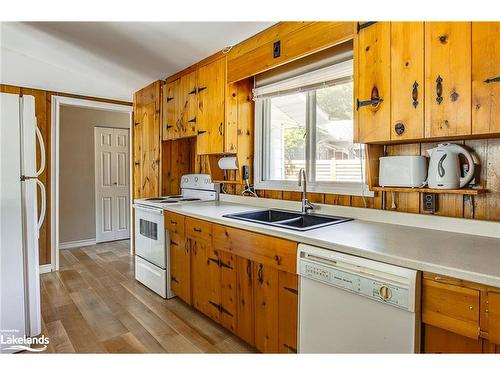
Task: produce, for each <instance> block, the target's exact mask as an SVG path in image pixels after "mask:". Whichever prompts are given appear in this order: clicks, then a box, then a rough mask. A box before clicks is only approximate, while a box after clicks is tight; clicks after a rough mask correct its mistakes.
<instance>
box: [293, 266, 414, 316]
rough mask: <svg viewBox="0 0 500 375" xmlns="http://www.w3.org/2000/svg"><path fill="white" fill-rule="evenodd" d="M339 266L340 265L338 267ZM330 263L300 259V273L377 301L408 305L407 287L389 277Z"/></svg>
mask: <svg viewBox="0 0 500 375" xmlns="http://www.w3.org/2000/svg"><path fill="white" fill-rule="evenodd" d="M339 268H340V267H339ZM339 268H337V267H336V266H335V264H333V262H332V265H323V264H319V263H317V262H309V261H306V260H304V259H302V260H301V261H300V275H301V276H303V277H308V278H310V279H314V280H317V281H320V282H323V283H326V284H330V285H332V286H335V287H338V288H342V289H345V290H347V291H349V292H352V293H356V294H359V295H362V296H365V297H368V298H371V299H375V300H377V301H379V302H383V303H388V304H390V305H393V306H397V307H400V308H403V309H408V308H409V307H410V306H409V288H408V287H404V286H401V285H396V283H391V281H390V279H386V278H383V277H376V276H377V274H376V273H375V272H374V273H372V274H371V273H370V272H363V269H362V268H361V267H360V268H359V271H360V272H356V273H354V272H348V271H346V270H342V269H339Z"/></svg>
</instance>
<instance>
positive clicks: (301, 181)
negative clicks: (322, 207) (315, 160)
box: [299, 168, 314, 214]
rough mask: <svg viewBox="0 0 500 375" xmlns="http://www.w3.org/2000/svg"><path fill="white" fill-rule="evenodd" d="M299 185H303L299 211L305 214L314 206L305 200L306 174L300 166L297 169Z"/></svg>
mask: <svg viewBox="0 0 500 375" xmlns="http://www.w3.org/2000/svg"><path fill="white" fill-rule="evenodd" d="M299 186H303V189H302V210H301V211H302V213H303V214H307V213H308V211H309V210H313V209H314V206H313V205H312V204H311V203H309V201H308V200H307V176H306V171H305V169H304V168H300V171H299Z"/></svg>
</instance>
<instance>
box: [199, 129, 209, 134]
mask: <svg viewBox="0 0 500 375" xmlns="http://www.w3.org/2000/svg"><path fill="white" fill-rule="evenodd" d="M206 132H207V131H206V130H198V135H200V134H203V133H206Z"/></svg>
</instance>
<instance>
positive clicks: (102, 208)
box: [94, 127, 130, 242]
mask: <svg viewBox="0 0 500 375" xmlns="http://www.w3.org/2000/svg"><path fill="white" fill-rule="evenodd" d="M94 134H95V137H94V138H95V143H94V144H95V195H96V241H97V242H104V241H113V240H121V239H125V238H130V227H129V214H130V208H129V204H130V187H129V183H130V181H129V180H130V178H129V130H128V129H118V128H101V127H95V130H94Z"/></svg>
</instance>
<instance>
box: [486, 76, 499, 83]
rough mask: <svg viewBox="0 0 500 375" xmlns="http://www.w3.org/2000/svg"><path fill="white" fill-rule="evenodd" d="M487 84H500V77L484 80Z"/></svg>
mask: <svg viewBox="0 0 500 375" xmlns="http://www.w3.org/2000/svg"><path fill="white" fill-rule="evenodd" d="M484 82H485V83H492V82H500V77H495V78H488V79H485V80H484Z"/></svg>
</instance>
